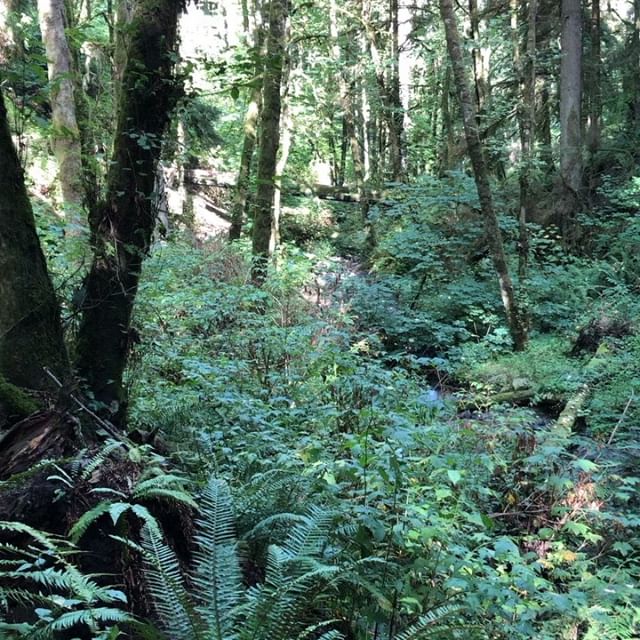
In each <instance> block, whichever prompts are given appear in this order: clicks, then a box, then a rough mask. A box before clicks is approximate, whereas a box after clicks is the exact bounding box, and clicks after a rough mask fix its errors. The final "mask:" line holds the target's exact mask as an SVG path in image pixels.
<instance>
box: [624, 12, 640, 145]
mask: <svg viewBox="0 0 640 640" xmlns="http://www.w3.org/2000/svg"><path fill="white" fill-rule="evenodd" d="M632 15H633V26H632V32H631V51H630V52H629V53H630V56H629V57H630V58H631V60H630V64H629V69H628V71H627V74H626V76H627V82H626V83H625V84H626V85H627V87H625V89H626V91H627V94H628V98H627V100H628V105H629V116H628V121H629V128H628V129H629V133H630V135H631V136H632V139H633V140H637V138H638V132H639V131H640V73H638V69H639V68H640V0H633V14H632Z"/></svg>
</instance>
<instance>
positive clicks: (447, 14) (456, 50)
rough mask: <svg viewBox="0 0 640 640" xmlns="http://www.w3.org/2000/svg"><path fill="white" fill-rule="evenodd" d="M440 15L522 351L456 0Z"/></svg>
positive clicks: (443, 3) (521, 324) (522, 331)
mask: <svg viewBox="0 0 640 640" xmlns="http://www.w3.org/2000/svg"><path fill="white" fill-rule="evenodd" d="M440 14H441V16H442V21H443V22H444V27H445V34H446V39H447V48H448V50H449V58H450V60H451V66H452V68H453V76H454V79H455V84H456V88H457V93H458V98H459V100H460V107H461V109H462V120H463V124H464V130H465V136H466V139H467V148H468V151H469V157H470V159H471V164H472V166H473V173H474V177H475V181H476V188H477V191H478V198H479V200H480V208H481V210H482V215H483V217H484V221H485V228H486V236H487V240H488V242H489V247H490V250H491V255H492V258H493V265H494V268H495V270H496V273H497V276H498V281H499V283H500V293H501V296H502V303H503V305H504V308H505V312H506V315H507V322H508V325H509V329H510V332H511V338H512V340H513V346H514V349H515V350H517V351H521V350H523V349H524V348H525V346H526V343H527V326H526V320H525V316H524V314H523V313H522V310H521V309H520V307H519V304H518V301H517V299H516V295H515V291H514V287H513V283H512V281H511V276H510V274H509V268H508V266H507V260H506V257H505V253H504V247H503V244H502V235H501V232H500V227H499V225H498V218H497V216H496V213H495V209H494V207H493V197H492V193H491V186H490V184H489V173H488V170H487V165H486V162H485V159H484V154H483V149H482V144H481V142H480V134H479V131H478V123H477V120H476V109H475V102H474V99H473V98H472V94H471V90H470V85H469V81H468V74H467V70H466V67H465V63H464V59H463V55H462V45H461V40H460V34H459V32H458V26H457V23H456V17H455V13H454V9H453V3H452V0H440Z"/></svg>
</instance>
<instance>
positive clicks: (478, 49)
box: [469, 0, 491, 114]
mask: <svg viewBox="0 0 640 640" xmlns="http://www.w3.org/2000/svg"><path fill="white" fill-rule="evenodd" d="M469 30H470V34H469V35H470V37H471V39H472V41H473V42H474V47H473V49H472V59H473V79H474V83H473V86H474V88H475V98H476V109H477V112H478V113H481V114H483V113H484V111H485V108H486V105H487V102H488V100H489V95H490V93H491V87H490V84H489V72H490V69H489V65H490V50H489V49H488V48H487V47H483V46H482V42H481V22H480V11H479V9H478V0H469Z"/></svg>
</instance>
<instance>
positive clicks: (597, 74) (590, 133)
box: [585, 0, 602, 157]
mask: <svg viewBox="0 0 640 640" xmlns="http://www.w3.org/2000/svg"><path fill="white" fill-rule="evenodd" d="M589 30H590V40H591V56H590V58H591V59H590V64H589V71H588V73H587V74H586V81H587V86H586V87H585V90H586V94H587V97H588V100H589V114H588V116H587V135H586V145H587V149H588V150H589V154H590V155H591V156H592V157H593V156H594V155H595V154H596V153H597V152H598V150H599V148H600V135H601V128H602V90H601V88H600V84H601V82H602V79H601V75H602V63H601V61H600V55H601V46H600V0H591V24H590V29H589Z"/></svg>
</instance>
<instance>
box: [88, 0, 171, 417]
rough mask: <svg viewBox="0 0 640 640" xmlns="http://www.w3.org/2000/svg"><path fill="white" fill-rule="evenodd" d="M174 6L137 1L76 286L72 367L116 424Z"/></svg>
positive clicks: (165, 113) (150, 207) (151, 211)
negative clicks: (87, 255) (105, 165)
mask: <svg viewBox="0 0 640 640" xmlns="http://www.w3.org/2000/svg"><path fill="white" fill-rule="evenodd" d="M180 8H181V3H180V2H179V1H178V0H140V2H139V3H138V4H137V5H136V7H135V9H134V13H133V16H132V18H131V22H130V23H129V25H128V27H127V38H126V47H127V51H126V56H124V58H125V59H126V66H125V68H124V72H123V77H122V87H121V90H120V91H119V99H120V103H119V110H118V125H117V130H116V136H115V141H114V151H113V157H112V161H111V164H110V169H109V174H108V176H107V194H106V198H105V201H104V202H103V203H102V204H101V205H100V206H99V207H98V208H97V210H96V214H95V215H94V216H93V217H92V218H91V219H90V227H91V242H92V248H93V253H94V257H93V262H92V265H91V270H90V273H89V275H88V276H87V279H86V281H85V287H84V289H85V299H84V303H83V313H82V320H81V323H80V328H79V334H78V344H77V354H78V357H77V367H78V373H79V374H80V375H81V376H82V377H83V378H84V379H85V380H86V382H87V384H88V387H89V388H90V389H91V391H92V392H93V394H94V396H95V398H96V399H97V400H98V401H100V402H102V403H104V404H105V405H107V406H108V407H109V408H110V411H111V412H112V413H113V414H114V415H115V417H116V419H117V420H120V419H121V418H123V417H124V411H125V408H126V391H125V388H124V386H123V372H124V369H125V366H126V362H127V356H128V353H129V351H130V348H131V344H132V334H133V332H132V330H131V313H132V310H133V304H134V300H135V296H136V292H137V289H138V281H139V279H140V272H141V268H142V262H143V259H144V257H145V255H146V254H147V252H148V251H149V248H150V242H151V237H152V233H153V229H154V226H155V219H156V206H155V198H154V183H155V176H156V167H157V164H158V160H159V157H160V149H161V143H162V138H163V134H164V132H165V129H166V126H167V123H168V120H169V113H170V111H171V109H172V107H173V105H174V103H175V99H176V97H177V89H176V83H174V82H173V77H172V71H173V60H174V57H175V53H176V32H177V21H178V14H179V12H180Z"/></svg>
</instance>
